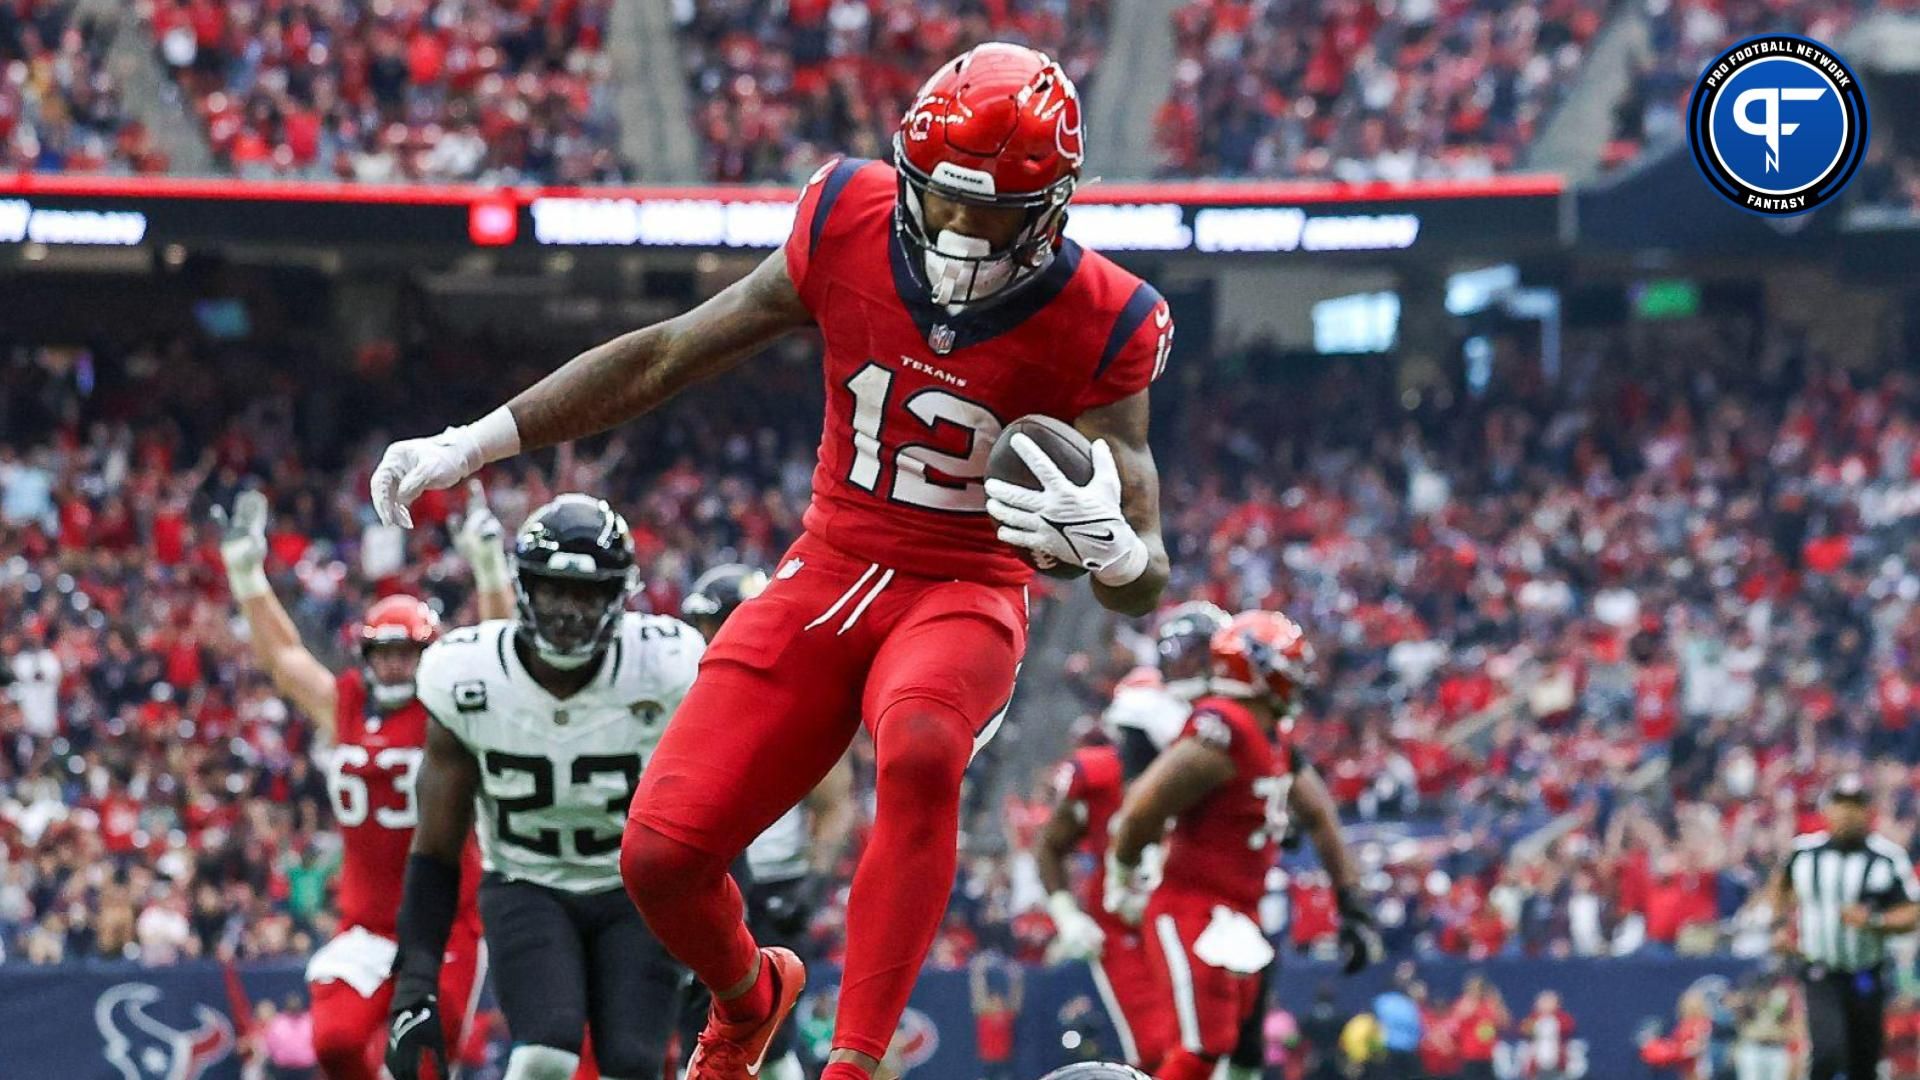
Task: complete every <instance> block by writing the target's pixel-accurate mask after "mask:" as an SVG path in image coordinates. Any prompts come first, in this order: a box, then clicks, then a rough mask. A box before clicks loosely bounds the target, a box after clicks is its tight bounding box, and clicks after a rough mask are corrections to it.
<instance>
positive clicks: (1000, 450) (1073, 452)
mask: <svg viewBox="0 0 1920 1080" xmlns="http://www.w3.org/2000/svg"><path fill="white" fill-rule="evenodd" d="M1016 434H1024V435H1025V436H1026V437H1027V438H1029V439H1032V440H1033V442H1034V445H1035V446H1038V447H1039V448H1040V450H1041V452H1042V453H1044V454H1046V455H1047V457H1049V458H1052V459H1053V463H1054V464H1055V465H1057V466H1059V468H1060V471H1061V472H1062V473H1064V474H1066V477H1067V479H1069V480H1071V481H1073V482H1074V483H1076V484H1084V483H1086V482H1087V481H1089V480H1091V479H1093V444H1092V443H1089V442H1088V441H1087V437H1086V436H1085V435H1082V434H1080V432H1078V431H1076V430H1074V427H1073V425H1072V424H1069V423H1067V422H1066V421H1064V420H1056V419H1054V418H1053V417H1051V416H1041V415H1039V414H1038V413H1035V414H1034V415H1031V416H1022V417H1020V418H1019V419H1018V420H1015V421H1013V422H1012V423H1010V424H1008V425H1007V426H1006V427H1005V428H1004V429H1003V430H1002V431H1001V432H1000V437H999V438H998V439H996V440H994V443H993V452H992V453H991V454H989V455H987V475H988V476H991V477H993V478H994V479H996V480H1004V481H1006V482H1007V483H1009V484H1018V485H1020V486H1021V487H1024V488H1033V489H1034V490H1036V491H1037V490H1039V488H1040V481H1038V480H1036V479H1034V475H1033V470H1032V469H1029V468H1027V463H1026V462H1024V461H1022V460H1020V455H1019V454H1017V453H1015V452H1014V449H1013V437H1014V436H1015V435H1016ZM1016 550H1017V551H1019V553H1020V558H1022V559H1023V560H1025V561H1026V563H1027V565H1028V566H1031V567H1033V568H1034V569H1035V570H1038V571H1040V572H1041V573H1043V574H1045V575H1047V576H1048V577H1054V578H1061V579H1064V580H1072V579H1073V578H1077V577H1082V576H1084V575H1085V574H1086V571H1085V570H1083V569H1081V568H1080V567H1078V566H1073V565H1070V564H1066V563H1054V564H1052V565H1050V566H1041V565H1040V564H1039V563H1038V562H1036V561H1035V560H1034V558H1033V553H1032V552H1029V551H1027V550H1026V549H1024V548H1019V549H1016Z"/></svg>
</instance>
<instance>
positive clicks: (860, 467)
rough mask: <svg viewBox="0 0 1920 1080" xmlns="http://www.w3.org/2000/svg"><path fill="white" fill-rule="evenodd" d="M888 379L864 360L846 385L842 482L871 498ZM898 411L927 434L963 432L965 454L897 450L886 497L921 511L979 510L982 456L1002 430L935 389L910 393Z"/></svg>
mask: <svg viewBox="0 0 1920 1080" xmlns="http://www.w3.org/2000/svg"><path fill="white" fill-rule="evenodd" d="M893 378H894V373H893V372H891V371H889V370H887V369H886V368H884V367H881V366H880V365H879V364H877V363H874V362H872V361H868V363H867V365H866V366H865V367H862V368H861V369H860V370H859V371H857V372H855V373H854V376H853V378H851V379H848V380H847V382H846V387H847V389H848V390H850V391H852V393H853V467H852V468H851V469H849V470H848V472H847V480H848V482H850V483H852V484H853V485H854V486H855V487H859V488H864V489H865V490H867V491H872V492H876V493H877V492H879V490H880V450H881V441H880V429H881V425H882V424H883V423H884V422H885V420H886V414H887V403H888V400H889V398H890V397H891V396H892V391H893ZM903 408H905V409H906V411H907V412H908V413H910V414H912V416H913V417H914V419H916V420H918V421H920V422H921V423H922V424H924V425H926V427H927V429H928V430H929V431H935V430H938V429H939V427H940V426H941V425H942V424H946V425H949V426H952V427H957V428H959V429H960V430H962V431H964V432H966V433H967V446H966V452H965V454H964V455H955V454H950V453H947V452H946V451H944V450H940V449H937V448H935V447H932V446H928V445H926V444H924V443H908V444H907V445H905V446H902V447H901V448H900V449H899V451H898V452H897V453H895V454H894V457H893V483H892V484H891V485H890V486H889V488H888V490H887V494H886V497H887V498H888V499H890V500H892V501H893V502H898V503H905V504H907V505H908V506H917V507H920V508H921V509H924V510H945V511H948V512H952V513H979V512H981V511H983V510H985V509H986V507H987V490H986V485H985V483H984V482H983V481H985V479H986V475H987V456H988V455H989V454H991V453H992V452H993V443H994V440H995V439H998V438H999V437H1000V429H1001V428H1002V427H1004V426H1005V425H1004V424H1003V423H1002V422H1001V420H1000V418H999V417H997V416H995V415H994V414H993V413H992V411H991V410H989V409H988V408H987V407H986V406H984V405H981V404H979V403H978V402H973V401H968V400H967V399H966V398H963V397H958V396H955V395H954V394H951V393H948V392H947V391H945V390H942V389H939V388H938V387H926V388H924V389H921V390H918V391H915V392H914V393H913V395H912V396H910V397H908V398H907V400H906V401H905V402H904V403H903ZM934 473H939V474H940V476H939V477H936V476H935V475H933V474H934ZM941 477H944V479H942V478H941Z"/></svg>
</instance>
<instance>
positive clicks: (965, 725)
mask: <svg viewBox="0 0 1920 1080" xmlns="http://www.w3.org/2000/svg"><path fill="white" fill-rule="evenodd" d="M1026 614H1027V613H1026V595H1025V590H1024V589H1023V588H1021V587H1019V586H992V585H982V584H977V583H973V582H965V581H953V580H946V579H933V578H923V577H916V576H913V575H909V574H904V573H900V572H899V571H897V570H894V569H892V568H889V567H885V566H880V565H878V564H875V563H871V562H868V561H866V560H861V559H855V558H854V557H852V556H850V555H847V554H846V553H844V552H842V551H840V550H839V549H837V548H834V547H832V546H830V545H828V544H827V543H825V542H824V541H822V540H819V539H817V538H814V537H811V536H802V537H801V538H800V540H799V541H798V542H797V543H795V544H794V546H793V547H792V549H790V550H789V551H788V552H787V555H786V557H785V558H784V559H783V560H782V562H781V566H780V568H779V570H778V571H777V572H776V573H775V575H774V580H773V583H772V584H771V585H770V586H769V587H768V588H767V590H766V591H765V592H763V593H761V594H760V595H759V596H757V597H754V598H753V599H752V600H749V601H747V602H746V603H745V604H742V605H741V606H740V608H739V609H738V610H737V611H735V612H734V613H733V615H732V616H731V617H729V618H728V620H727V622H726V624H725V625H724V626H722V627H721V629H720V631H719V633H717V634H716V635H715V636H714V640H713V642H712V644H711V645H709V646H708V649H707V653H706V656H705V658H704V659H702V661H701V666H700V676H699V678H698V680H696V681H695V683H694V685H693V689H692V690H691V691H690V692H689V693H688V694H687V697H686V699H685V700H684V701H683V702H682V703H681V705H680V708H679V710H678V711H677V712H676V713H675V714H674V717H673V721H672V723H670V724H669V725H668V727H667V732H666V735H665V736H664V737H663V738H662V739H661V741H660V746H659V749H658V750H656V751H655V753H654V755H653V758H652V760H650V761H648V763H647V768H646V771H645V772H644V773H643V774H642V775H641V778H640V785H639V788H638V790H637V791H636V792H635V793H634V800H633V809H632V812H631V814H630V815H629V823H628V829H627V835H626V842H625V845H624V849H623V851H622V858H621V865H622V871H623V876H624V878H625V880H626V884H627V890H628V892H629V893H630V894H631V895H632V896H633V899H634V902H635V903H636V904H637V905H639V907H640V911H641V913H642V914H643V915H645V916H646V919H647V923H648V925H649V926H651V927H652V929H653V932H654V934H655V936H657V937H658V938H659V939H660V941H661V943H662V944H664V945H665V946H666V947H667V949H668V951H670V952H672V953H673V954H674V956H675V957H677V958H678V959H679V960H680V961H681V962H682V963H684V964H686V965H687V966H688V967H689V968H691V969H692V970H693V972H694V974H696V975H698V976H699V977H700V979H701V981H703V982H705V983H706V984H707V985H708V986H709V987H714V988H718V989H722V990H724V989H727V988H729V987H731V986H733V985H735V984H737V983H739V982H741V981H742V980H743V979H744V978H745V977H746V975H747V974H748V972H750V971H751V970H752V969H753V964H754V959H755V955H756V952H755V950H756V946H755V944H754V941H753V938H752V936H751V935H750V934H749V933H748V932H747V929H746V922H745V919H744V917H743V908H742V904H741V899H740V894H739V890H738V889H737V888H736V887H735V886H734V884H733V881H732V879H731V878H730V877H728V875H727V872H726V871H727V866H728V864H729V863H731V862H732V860H733V859H734V857H735V856H737V855H738V854H739V853H740V852H741V851H743V850H745V849H746V846H747V844H748V843H749V842H751V841H752V839H753V838H754V837H755V836H758V835H759V834H760V833H761V832H762V831H764V830H765V829H766V828H767V827H768V826H769V825H771V824H773V822H774V821H775V820H777V819H778V818H779V817H780V815H782V814H784V813H786V812H787V810H788V809H789V808H791V807H792V806H793V805H794V804H795V803H797V802H799V801H800V800H801V798H803V797H804V796H805V795H806V794H807V792H809V791H811V790H812V789H813V787H814V785H816V784H818V783H819V782H820V779H821V778H822V777H824V776H825V775H826V774H827V771H828V770H829V769H831V768H832V767H833V765H834V763H835V762H837V761H839V760H840V757H841V755H842V754H844V753H845V752H846V749H847V746H848V744H849V743H851V742H852V741H853V736H854V733H855V732H856V731H857V730H858V729H859V726H860V725H861V724H862V723H865V725H866V727H867V729H868V731H869V732H871V733H872V735H873V739H874V749H875V756H876V761H875V764H876V771H877V783H878V791H877V793H876V797H877V808H876V812H875V819H874V829H873V833H872V835H871V837H870V839H869V841H868V846H867V850H866V852H865V853H864V854H863V856H862V859H861V866H860V869H859V871H858V872H857V873H856V874H855V875H854V881H853V890H852V893H851V895H850V898H849V901H848V909H847V927H848V947H847V958H846V966H845V972H844V976H843V980H842V983H841V989H840V1002H839V1010H838V1014H837V1019H836V1027H835V1032H834V1043H833V1045H834V1047H835V1048H836V1049H847V1050H854V1051H857V1052H859V1053H863V1054H868V1055H871V1056H873V1057H875V1058H878V1057H880V1056H881V1055H883V1054H884V1053H885V1052H886V1048H887V1044H888V1042H889V1041H891V1039H892V1037H893V1034H894V1029H895V1027H896V1026H897V1025H898V1023H899V1019H900V1014H901V1012H902V1011H904V1010H905V1008H906V1004H907V997H908V995H909V993H910V992H911V991H912V989H913V983H914V979H915V977H916V976H917V975H918V973H919V971H920V965H921V962H922V961H923V960H924V959H925V958H926V954H927V950H928V949H929V948H930V947H931V945H932V943H933V938H934V934H935V933H936V932H937V931H938V929H939V925H940V920H941V918H942V916H943V915H944V913H945V911H946V902H947V896H948V894H949V892H950V891H951V890H952V887H953V878H954V871H955V869H956V867H957V863H958V853H957V850H956V844H955V839H956V836H957V834H958V829H959V813H960V778H961V774H962V773H963V772H964V771H965V770H966V767H967V762H968V761H969V760H971V759H972V757H973V754H974V752H975V751H976V750H978V749H979V747H981V746H983V745H985V744H986V741H987V740H988V739H990V738H991V737H992V736H993V733H994V731H995V729H997V727H998V726H999V722H1000V719H1001V717H1002V716H1003V715H1004V714H1005V711H1006V706H1007V702H1008V699H1009V698H1010V697H1011V696H1012V693H1013V677H1014V672H1015V670H1016V669H1017V667H1018V666H1019V660H1020V655H1021V652H1022V651H1023V650H1024V649H1025V648H1026V637H1027V619H1026Z"/></svg>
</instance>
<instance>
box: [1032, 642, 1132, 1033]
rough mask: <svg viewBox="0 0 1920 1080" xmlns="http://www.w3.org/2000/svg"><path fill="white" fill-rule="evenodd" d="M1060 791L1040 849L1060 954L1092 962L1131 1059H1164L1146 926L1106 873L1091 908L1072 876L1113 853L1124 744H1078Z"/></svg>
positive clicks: (1091, 883)
mask: <svg viewBox="0 0 1920 1080" xmlns="http://www.w3.org/2000/svg"><path fill="white" fill-rule="evenodd" d="M1148 670H1151V669H1148ZM1054 791H1055V797H1056V801H1055V803H1054V808H1053V816H1052V817H1051V818H1049V819H1048V820H1047V826H1046V828H1045V829H1044V830H1042V832H1041V833H1040V841H1039V844H1038V850H1037V851H1036V852H1035V855H1036V856H1037V862H1038V863H1039V870H1040V884H1041V885H1043V886H1045V887H1046V890H1047V912H1048V914H1050V915H1052V916H1053V925H1054V929H1055V938H1054V942H1055V945H1054V948H1055V952H1056V954H1057V955H1059V956H1063V957H1067V958H1070V959H1076V960H1085V961H1086V962H1087V966H1088V967H1089V968H1090V969H1091V970H1092V972H1093V985H1094V988H1095V989H1096V990H1098V991H1099V993H1100V1003H1101V1005H1102V1006H1104V1007H1105V1008H1106V1010H1107V1016H1108V1018H1109V1019H1111V1020H1112V1021H1113V1029H1114V1033H1115V1034H1116V1035H1117V1036H1119V1039H1120V1053H1121V1055H1122V1056H1123V1057H1125V1058H1126V1061H1127V1064H1129V1065H1133V1066H1135V1067H1138V1066H1139V1065H1140V1064H1141V1062H1143V1061H1157V1060H1159V1048H1158V1047H1155V1046H1153V1045H1151V1044H1150V1043H1147V1044H1143V1043H1142V1042H1141V1039H1142V1037H1143V1036H1147V1035H1151V1034H1153V1033H1155V1032H1157V1030H1158V1028H1159V1025H1158V1023H1157V1022H1155V1021H1154V1020H1153V1019H1152V1014H1153V1010H1154V1008H1155V1007H1156V1006H1157V1005H1158V1004H1159V1002H1160V998H1159V996H1158V995H1157V994H1155V993H1154V992H1153V983H1152V980H1151V979H1150V978H1149V976H1148V973H1147V955H1146V950H1145V948H1144V944H1145V943H1144V941H1143V939H1142V938H1141V936H1140V931H1139V929H1138V927H1135V926H1129V925H1128V924H1126V923H1124V922H1122V921H1120V920H1119V919H1116V918H1114V917H1113V915H1112V914H1111V913H1109V912H1108V911H1107V910H1106V906H1105V904H1104V903H1103V902H1102V897H1101V893H1102V891H1103V890H1102V886H1103V885H1104V884H1105V878H1103V877H1102V876H1101V875H1100V874H1093V875H1090V876H1089V877H1088V878H1087V881H1086V884H1085V886H1084V888H1085V893H1086V895H1085V905H1084V906H1082V904H1081V902H1080V901H1079V900H1076V899H1075V897H1074V895H1073V890H1072V886H1071V882H1070V881H1069V879H1068V876H1067V858H1068V857H1069V856H1070V855H1072V854H1073V853H1074V852H1075V851H1076V850H1078V851H1087V852H1091V853H1092V854H1093V855H1094V857H1095V858H1100V857H1102V856H1104V855H1105V854H1106V850H1107V835H1108V833H1107V830H1108V825H1109V823H1110V822H1111V821H1112V819H1113V815H1114V813H1115V812H1116V811H1118V810H1119V809H1120V802H1121V799H1122V798H1123V797H1124V796H1125V795H1126V781H1125V777H1124V776H1123V768H1122V765H1121V760H1120V749H1119V748H1118V747H1116V746H1114V745H1113V744H1111V743H1099V744H1096V745H1093V746H1083V747H1081V748H1079V749H1078V750H1075V751H1074V752H1073V753H1072V755H1071V756H1069V757H1068V758H1067V760H1065V761H1063V762H1061V763H1060V769H1059V772H1058V774H1057V775H1056V776H1055V778H1054Z"/></svg>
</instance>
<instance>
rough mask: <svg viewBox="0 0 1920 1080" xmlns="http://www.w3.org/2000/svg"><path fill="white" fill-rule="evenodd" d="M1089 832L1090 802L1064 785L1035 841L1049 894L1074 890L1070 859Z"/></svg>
mask: <svg viewBox="0 0 1920 1080" xmlns="http://www.w3.org/2000/svg"><path fill="white" fill-rule="evenodd" d="M1062 768H1065V766H1062ZM1086 835H1087V822H1086V806H1085V804H1084V803H1082V802H1080V801H1079V800H1078V799H1075V798H1072V797H1071V796H1069V795H1068V794H1067V793H1066V790H1065V785H1062V788H1061V792H1060V795H1059V797H1058V798H1057V799H1056V800H1055V801H1054V804H1053V813H1052V814H1051V815H1049V816H1048V817H1047V824H1046V826H1045V827H1044V828H1042V829H1041V830H1040V836H1039V839H1038V840H1037V841H1036V842H1035V844H1034V852H1033V857H1034V862H1035V863H1036V864H1037V865H1036V869H1037V870H1039V872H1040V886H1041V888H1044V889H1046V890H1047V895H1048V896H1050V897H1051V896H1058V895H1060V894H1061V893H1067V892H1069V891H1070V890H1071V888H1072V882H1070V881H1068V880H1067V859H1068V858H1069V857H1070V856H1071V855H1072V854H1073V850H1074V849H1075V848H1077V847H1079V846H1080V841H1081V840H1084V839H1085V838H1086Z"/></svg>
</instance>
